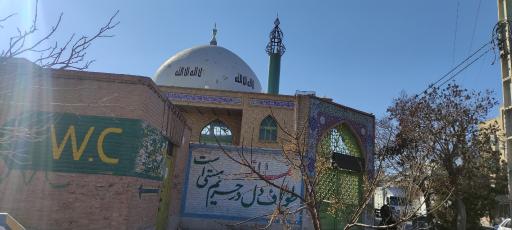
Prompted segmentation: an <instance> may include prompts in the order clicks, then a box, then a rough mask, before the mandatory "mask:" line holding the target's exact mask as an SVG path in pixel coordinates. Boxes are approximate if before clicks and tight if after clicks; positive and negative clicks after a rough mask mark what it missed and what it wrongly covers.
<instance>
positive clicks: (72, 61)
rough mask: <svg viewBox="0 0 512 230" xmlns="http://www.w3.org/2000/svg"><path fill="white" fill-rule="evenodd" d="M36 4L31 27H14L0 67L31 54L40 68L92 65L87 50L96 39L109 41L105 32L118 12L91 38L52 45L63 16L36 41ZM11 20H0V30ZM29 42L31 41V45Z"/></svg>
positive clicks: (70, 37)
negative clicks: (16, 58) (11, 60)
mask: <svg viewBox="0 0 512 230" xmlns="http://www.w3.org/2000/svg"><path fill="white" fill-rule="evenodd" d="M38 3H39V2H38V0H36V4H35V6H36V7H35V12H34V17H33V19H32V23H31V25H30V26H29V27H28V28H19V27H18V28H17V32H16V33H15V34H14V35H12V36H10V37H9V42H8V44H7V45H6V47H5V48H4V49H3V50H2V51H1V52H0V64H1V63H2V62H5V61H6V60H7V59H8V58H13V57H19V56H23V55H25V54H28V53H35V54H37V56H38V57H37V58H36V59H35V60H33V61H34V62H35V63H37V64H39V65H40V66H41V67H43V68H57V69H75V70H85V69H87V68H89V66H90V65H91V64H92V63H93V62H94V61H95V60H94V59H87V57H86V55H87V49H88V48H89V47H90V46H91V45H92V44H93V43H94V42H95V41H96V40H98V39H100V38H106V37H113V36H114V35H112V34H109V32H110V31H111V30H112V29H114V28H115V27H116V26H117V25H119V21H117V20H116V16H117V15H118V13H119V10H118V11H116V12H115V13H114V14H113V15H112V16H111V17H110V18H109V19H108V21H107V23H106V24H105V25H103V26H101V27H100V29H99V30H98V31H97V32H96V33H95V34H93V35H92V36H86V35H80V36H77V35H76V34H72V35H71V36H69V38H68V39H67V40H65V41H64V42H58V41H52V40H53V37H54V35H55V33H56V32H57V30H58V29H59V26H60V24H61V21H62V17H63V13H61V14H60V15H59V17H58V18H57V21H56V22H55V24H54V25H53V26H51V28H50V30H49V31H48V32H47V33H46V34H43V35H42V36H41V37H37V32H38V31H39V27H38ZM15 16H16V14H15V13H13V14H10V15H7V16H6V17H3V18H1V19H0V29H4V27H5V26H6V23H7V22H8V21H9V19H11V18H12V17H15ZM33 39H35V41H31V40H33ZM29 41H30V42H29ZM48 44H50V45H48Z"/></svg>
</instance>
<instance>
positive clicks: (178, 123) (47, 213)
mask: <svg viewBox="0 0 512 230" xmlns="http://www.w3.org/2000/svg"><path fill="white" fill-rule="evenodd" d="M38 111H45V112H48V113H53V114H58V115H59V116H60V114H74V115H77V117H94V118H95V117H103V118H109V119H110V118H112V120H111V121H110V122H111V123H112V124H114V125H113V126H115V124H116V122H117V121H116V120H115V119H116V118H118V119H121V118H122V119H130V120H133V121H140V122H141V124H142V123H143V124H147V125H148V127H150V129H151V130H153V129H154V130H157V131H156V132H155V131H152V132H154V133H157V134H158V133H161V134H163V136H162V138H163V139H160V138H159V137H157V139H155V140H166V139H168V140H170V141H171V142H172V143H173V145H174V147H175V152H182V148H187V147H188V145H186V144H185V145H183V143H188V136H187V135H189V131H188V129H189V128H188V127H187V126H186V120H185V118H184V117H183V116H182V115H181V114H180V113H179V112H178V109H177V108H176V107H175V106H173V105H172V104H171V103H169V102H168V101H167V100H166V99H165V97H163V96H162V95H161V93H160V91H159V90H158V88H157V87H156V86H155V85H154V83H153V82H152V81H151V79H149V78H145V77H139V76H126V75H118V74H106V73H93V72H80V71H64V70H47V69H40V68H39V67H37V66H35V65H33V64H32V63H30V62H27V61H25V60H23V59H13V60H9V61H7V62H3V64H2V65H1V66H0V129H1V128H4V130H2V131H3V132H1V134H0V135H4V136H3V137H5V135H10V136H11V137H16V135H19V134H20V133H15V132H14V131H12V129H11V130H7V132H5V131H6V129H5V128H6V127H13V125H12V124H17V123H16V121H17V120H18V119H19V118H20V117H24V116H25V115H26V114H30V113H33V112H38ZM52 122H59V120H58V119H57V120H55V119H54V120H52ZM52 122H50V124H48V125H43V126H40V127H38V128H39V129H40V130H43V131H38V130H39V129H35V128H33V127H32V128H30V129H26V130H28V131H29V132H28V134H32V135H35V134H38V132H40V133H43V134H44V135H42V136H41V138H40V139H41V140H43V139H44V140H51V138H50V137H48V136H51V135H49V134H48V133H49V131H48V130H51V129H50V127H51V124H53V123H52ZM77 122H78V123H80V119H77ZM82 125H85V126H87V127H89V126H90V127H94V126H98V125H97V124H95V123H94V122H93V123H88V124H82ZM34 127H35V126H34ZM22 128H23V127H22ZM65 128H66V127H65ZM75 128H76V139H77V143H78V144H77V145H78V146H77V149H79V148H80V147H81V144H82V143H84V138H85V135H86V134H85V133H86V132H85V131H86V130H87V129H85V131H84V129H81V128H79V125H76V127H75ZM15 130H24V129H21V128H20V129H18V128H17V129H15ZM26 130H25V131H26ZM64 130H65V129H64ZM159 130H161V131H162V132H160V131H159ZM139 131H140V130H137V132H139ZM57 132H58V133H57V134H55V135H56V136H57V138H56V139H57V140H56V142H55V143H56V144H57V145H55V144H51V141H47V142H48V143H47V144H46V145H44V144H43V145H42V146H47V147H42V148H41V150H40V151H39V152H40V153H41V154H44V153H46V154H50V156H48V157H49V158H45V159H52V158H51V153H52V151H53V152H55V149H53V150H52V147H51V146H54V147H55V146H58V145H59V144H60V143H64V136H65V132H60V131H57ZM98 132H99V131H98ZM140 132H142V133H144V132H143V131H140ZM91 133H92V134H91V141H92V140H96V139H98V140H99V139H101V138H99V137H97V136H98V134H99V133H97V132H96V130H95V131H94V132H91ZM15 134H16V135H15ZM24 134H26V133H24ZM184 134H185V135H184ZM109 135H110V136H106V137H105V136H104V139H105V142H108V141H109V140H114V139H113V138H115V137H116V133H112V134H109ZM117 135H118V136H121V135H129V133H128V131H127V130H124V133H122V134H117ZM130 135H131V134H130ZM141 135H146V136H147V132H146V134H141ZM45 138H46V139H45ZM72 138H73V137H72V136H70V137H69V138H68V139H69V140H68V142H72V141H71V139H72ZM95 138H96V139H95ZM11 139H12V140H14V143H18V141H17V140H18V139H16V138H11ZM139 139H140V138H139ZM142 139H144V140H146V139H147V140H148V141H149V142H151V141H153V140H152V139H148V138H142ZM120 140H130V139H129V138H128V139H123V138H121V139H120ZM34 141H36V142H37V141H39V142H41V141H40V140H34ZM98 142H100V141H98ZM149 142H148V143H146V145H148V144H149ZM12 143H13V142H12V141H11V142H10V143H6V142H4V143H0V155H1V156H2V157H1V160H0V194H2V195H1V196H0V212H9V213H10V214H12V216H13V217H14V218H16V219H17V220H18V221H20V223H21V224H23V225H25V227H27V228H28V229H145V228H150V227H151V226H154V225H155V223H156V216H157V215H156V214H157V211H158V205H159V196H160V195H164V196H168V195H170V194H158V189H159V187H160V186H161V180H162V179H158V177H155V178H149V177H143V176H142V177H141V176H140V175H143V174H144V173H142V174H137V173H136V172H137V170H142V171H144V170H149V169H144V168H142V169H141V168H140V167H147V166H145V165H139V166H137V165H135V166H134V169H133V170H134V171H133V172H131V173H132V174H131V175H127V172H128V173H129V171H126V170H124V169H123V170H124V171H123V170H121V171H116V169H112V170H110V171H109V169H107V170H105V169H101V170H100V169H97V168H95V167H96V166H98V165H100V164H101V163H102V161H100V160H97V158H96V157H97V156H96V155H94V154H96V153H95V152H96V151H95V150H96V143H92V144H84V146H85V147H84V148H85V151H84V152H83V156H90V157H89V158H88V159H89V161H90V162H93V160H94V163H90V164H87V157H82V158H80V160H77V161H76V162H79V161H80V162H81V164H82V165H89V166H88V167H92V169H91V171H90V172H89V173H83V172H74V171H73V170H72V169H73V167H68V168H65V169H66V170H70V171H69V172H62V170H61V171H55V168H52V167H51V165H50V166H48V167H47V168H46V169H42V168H38V169H34V168H30V167H29V166H26V167H25V166H23V165H21V166H20V164H14V163H19V162H16V161H15V160H19V159H21V158H20V156H22V157H23V156H25V155H23V154H24V152H23V151H22V149H21V148H18V147H14V148H13V146H15V145H13V144H12ZM126 144H129V143H126ZM132 144H133V143H132ZM143 144H144V143H141V144H140V145H143ZM165 144H166V143H165ZM118 145H119V146H121V145H123V142H120V143H117V144H116V143H113V144H112V145H111V147H108V146H106V147H102V148H104V150H105V152H106V153H105V154H106V155H109V154H110V157H112V156H113V155H112V154H120V153H117V152H118V151H116V150H118V148H117V147H115V146H118ZM149 145H150V144H149ZM98 146H100V144H98ZM137 146H139V145H137ZM71 147H72V144H70V143H67V144H64V147H63V150H62V156H63V157H68V158H70V159H71V155H72V148H71ZM99 148H100V147H98V149H99ZM6 149H7V150H9V151H6ZM12 150H14V151H12ZM45 150H46V152H45ZM143 150H144V151H146V150H147V147H145V149H144V148H143V147H141V149H140V150H138V152H139V153H140V152H143ZM31 151H32V152H31V153H34V152H35V153H37V151H34V150H31ZM77 151H79V150H77ZM91 151H92V152H94V154H93V155H90V154H92V152H91ZM148 151H152V152H151V153H149V155H148V154H146V155H143V157H146V158H147V157H149V158H148V159H149V160H148V161H155V159H156V158H155V156H156V155H155V154H154V153H153V152H154V151H156V150H148ZM136 152H137V151H136ZM20 153H22V154H20ZM124 153H125V154H128V153H127V152H124ZM134 154H136V153H134ZM36 155H37V154H36ZM116 156H117V155H116ZM121 156H122V155H119V156H118V158H119V159H121V160H122V158H121ZM6 159H7V160H6ZM13 159H14V160H13ZM32 159H34V158H32ZM53 160H55V159H53ZM82 160H83V161H82ZM84 161H85V163H84ZM13 162H14V163H13ZM50 162H51V161H50ZM69 162H70V164H72V163H73V162H74V161H73V160H70V161H69ZM96 162H97V163H96ZM103 163H104V162H103ZM31 165H32V164H31ZM136 166H137V167H139V168H136ZM80 167H82V166H80ZM112 167H113V166H112ZM107 168H108V167H107ZM77 170H78V169H77ZM151 170H154V169H151ZM125 171H126V172H125ZM144 172H145V171H144ZM109 174H111V175H109ZM125 174H126V175H125ZM169 174H171V173H169ZM141 185H142V186H143V189H145V190H140V186H141ZM155 189H156V191H157V192H156V193H155V192H154V191H155ZM140 191H145V192H144V193H142V194H141V193H140ZM139 194H140V196H139Z"/></svg>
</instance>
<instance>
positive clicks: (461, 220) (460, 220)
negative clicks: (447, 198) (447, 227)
mask: <svg viewBox="0 0 512 230" xmlns="http://www.w3.org/2000/svg"><path fill="white" fill-rule="evenodd" d="M455 202H456V204H455V205H456V208H457V230H465V229H466V206H465V205H464V201H462V198H460V197H459V196H457V199H456V201H455Z"/></svg>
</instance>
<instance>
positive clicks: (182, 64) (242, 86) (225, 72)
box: [154, 45, 261, 93]
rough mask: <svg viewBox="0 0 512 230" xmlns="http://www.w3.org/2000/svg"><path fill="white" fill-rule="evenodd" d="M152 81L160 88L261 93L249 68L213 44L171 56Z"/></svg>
mask: <svg viewBox="0 0 512 230" xmlns="http://www.w3.org/2000/svg"><path fill="white" fill-rule="evenodd" d="M154 80H155V82H156V84H157V85H161V86H180V87H190V88H207V89H221V90H231V91H243V92H258V93H259V92H261V84H260V81H259V80H258V78H257V77H256V74H254V72H253V71H252V70H251V68H250V67H249V66H248V65H247V64H246V63H245V62H244V61H243V60H242V59H241V58H240V57H238V56H237V55H236V54H234V53H233V52H231V51H229V50H228V49H226V48H224V47H220V46H216V45H205V46H198V47H193V48H190V49H186V50H183V51H181V52H179V53H177V54H175V55H174V56H172V57H171V58H169V60H167V61H166V62H165V63H164V64H162V65H161V66H160V68H159V69H158V71H157V72H156V75H155V78H154Z"/></svg>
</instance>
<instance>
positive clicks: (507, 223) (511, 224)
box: [494, 218, 512, 230]
mask: <svg viewBox="0 0 512 230" xmlns="http://www.w3.org/2000/svg"><path fill="white" fill-rule="evenodd" d="M494 229H496V230H512V220H511V219H510V218H507V219H504V220H503V221H502V222H501V223H500V224H498V225H496V226H494Z"/></svg>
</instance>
